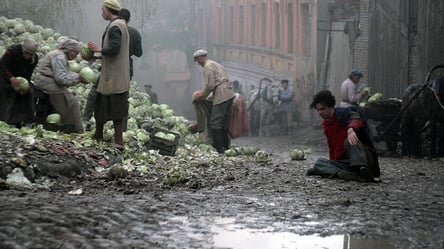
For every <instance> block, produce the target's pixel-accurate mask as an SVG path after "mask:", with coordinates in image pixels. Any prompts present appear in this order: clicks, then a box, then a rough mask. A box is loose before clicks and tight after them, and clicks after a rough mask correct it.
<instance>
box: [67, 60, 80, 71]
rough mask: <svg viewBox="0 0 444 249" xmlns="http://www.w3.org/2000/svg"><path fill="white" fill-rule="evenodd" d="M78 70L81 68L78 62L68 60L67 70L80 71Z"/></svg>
mask: <svg viewBox="0 0 444 249" xmlns="http://www.w3.org/2000/svg"><path fill="white" fill-rule="evenodd" d="M80 70H82V67H81V66H80V64H79V63H77V62H76V61H69V71H71V72H74V73H80Z"/></svg>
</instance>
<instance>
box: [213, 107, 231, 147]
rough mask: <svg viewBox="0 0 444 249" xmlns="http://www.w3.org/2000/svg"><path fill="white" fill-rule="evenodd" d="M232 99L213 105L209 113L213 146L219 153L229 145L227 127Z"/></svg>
mask: <svg viewBox="0 0 444 249" xmlns="http://www.w3.org/2000/svg"><path fill="white" fill-rule="evenodd" d="M232 106H233V100H232V99H230V100H228V101H225V102H223V103H221V104H218V105H213V108H212V110H211V115H210V128H211V131H212V134H213V146H214V148H215V149H216V150H217V152H219V153H223V152H224V151H225V150H227V149H228V148H229V146H230V139H229V137H228V129H229V125H230V113H231V107H232Z"/></svg>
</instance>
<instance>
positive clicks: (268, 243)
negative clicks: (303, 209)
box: [211, 219, 395, 249]
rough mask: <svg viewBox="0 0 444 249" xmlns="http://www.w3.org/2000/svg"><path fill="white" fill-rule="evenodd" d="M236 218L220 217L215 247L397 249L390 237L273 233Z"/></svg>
mask: <svg viewBox="0 0 444 249" xmlns="http://www.w3.org/2000/svg"><path fill="white" fill-rule="evenodd" d="M234 222H235V219H217V222H216V224H217V225H215V226H213V227H212V229H211V231H212V233H213V234H214V237H213V242H214V246H215V247H216V248H223V249H228V248H231V249H286V248H291V249H375V248H378V249H395V247H394V246H393V245H392V244H391V243H390V240H389V239H387V238H378V239H360V238H355V237H353V236H351V235H333V236H327V237H321V236H319V235H310V236H305V235H298V234H294V233H290V232H273V228H271V227H269V228H266V229H260V230H256V229H247V228H242V227H239V226H237V225H235V224H234Z"/></svg>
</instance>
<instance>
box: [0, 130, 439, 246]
mask: <svg viewBox="0 0 444 249" xmlns="http://www.w3.org/2000/svg"><path fill="white" fill-rule="evenodd" d="M310 132H313V133H315V134H314V136H313V134H310V136H308V135H306V134H305V133H304V132H302V133H299V134H296V135H295V136H294V137H292V138H286V137H273V138H242V139H240V140H238V141H236V142H235V143H236V144H240V145H253V146H258V147H263V148H265V149H267V150H268V151H270V152H272V153H273V155H272V162H271V163H270V164H253V163H251V164H242V165H235V166H234V167H233V166H227V168H226V169H225V168H222V169H219V171H217V174H218V175H217V176H214V178H211V182H212V184H206V185H205V187H203V188H195V189H192V188H190V187H189V186H188V187H175V188H165V187H164V186H162V185H160V184H158V182H156V181H155V180H154V179H147V178H144V177H134V178H133V179H131V180H128V179H127V180H119V181H115V182H106V181H102V180H89V179H83V180H78V179H71V180H66V181H65V182H62V183H60V184H59V185H57V186H55V187H54V188H53V189H52V190H50V191H31V192H29V191H18V190H5V191H1V192H0V248H245V249H250V248H267V249H268V248H304V249H306V248H341V249H342V248H382V249H383V248H437V249H438V248H444V232H443V231H444V208H443V207H444V188H443V184H444V162H443V161H442V160H435V161H427V160H412V159H399V158H382V159H381V165H382V182H381V183H379V184H373V183H357V182H345V181H342V180H331V179H320V178H315V177H306V176H305V171H306V170H307V169H308V168H309V167H311V165H312V164H313V162H314V160H316V158H318V157H319V156H323V155H326V148H325V146H324V145H323V143H322V135H321V134H320V131H310ZM313 138H316V139H313ZM296 147H297V148H302V149H308V148H310V149H311V150H312V154H310V155H308V158H307V160H305V161H290V160H289V155H288V153H289V151H290V149H292V148H296ZM80 188H81V189H82V190H83V193H82V194H81V195H78V196H75V195H74V196H73V195H69V194H68V192H69V191H71V190H77V189H80Z"/></svg>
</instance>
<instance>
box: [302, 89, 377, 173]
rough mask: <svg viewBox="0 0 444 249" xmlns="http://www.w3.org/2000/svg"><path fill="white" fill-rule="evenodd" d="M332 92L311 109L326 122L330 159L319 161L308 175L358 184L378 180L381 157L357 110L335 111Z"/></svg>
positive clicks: (324, 93)
mask: <svg viewBox="0 0 444 249" xmlns="http://www.w3.org/2000/svg"><path fill="white" fill-rule="evenodd" d="M335 104H336V100H335V97H334V96H333V95H332V94H331V92H330V91H327V90H324V91H320V92H319V93H318V94H316V95H315V97H314V99H313V102H312V103H311V105H310V108H312V109H313V108H314V109H316V110H317V111H318V113H319V115H320V116H321V117H322V118H323V119H324V122H323V128H324V134H325V136H326V137H327V143H328V149H329V154H330V159H325V158H321V159H318V160H317V161H316V163H315V165H314V167H313V168H311V169H309V170H308V171H307V175H319V176H322V177H329V178H335V177H338V178H341V179H344V180H356V181H370V182H371V181H379V178H378V177H379V176H380V169H379V162H378V155H377V154H376V150H375V147H374V146H373V143H372V141H371V139H370V136H369V134H368V132H367V127H366V124H365V122H364V121H363V120H362V119H361V116H360V114H359V112H358V109H357V108H356V107H348V108H335Z"/></svg>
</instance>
